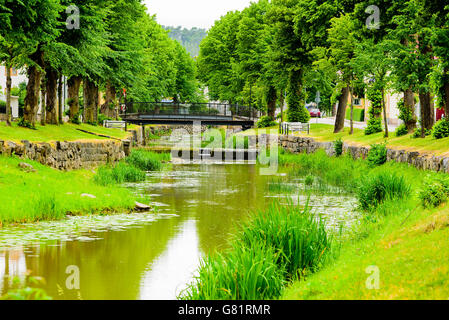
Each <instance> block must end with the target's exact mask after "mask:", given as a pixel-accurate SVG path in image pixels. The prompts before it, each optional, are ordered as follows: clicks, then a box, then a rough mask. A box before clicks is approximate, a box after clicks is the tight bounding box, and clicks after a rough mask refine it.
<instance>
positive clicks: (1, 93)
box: [0, 66, 68, 119]
mask: <svg viewBox="0 0 449 320" xmlns="http://www.w3.org/2000/svg"><path fill="white" fill-rule="evenodd" d="M63 81H64V87H63V93H62V95H63V97H62V101H63V108H62V109H63V112H64V111H65V110H66V108H67V107H66V103H65V101H66V99H67V96H68V90H67V79H66V77H63ZM22 82H25V83H28V77H27V75H26V69H22V70H17V69H15V68H12V69H11V88H18V87H19V84H20V83H22ZM0 100H2V101H6V67H5V66H0ZM40 105H41V104H40ZM11 109H12V110H11V111H12V117H13V119H16V118H18V117H19V97H14V96H12V97H11ZM41 111H42V110H41V107H40V106H39V111H38V115H40V114H41Z"/></svg>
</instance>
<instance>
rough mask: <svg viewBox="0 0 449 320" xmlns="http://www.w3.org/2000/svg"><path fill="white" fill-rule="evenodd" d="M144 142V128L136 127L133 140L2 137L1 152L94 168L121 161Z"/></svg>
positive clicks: (63, 166) (62, 165)
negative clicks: (11, 138)
mask: <svg viewBox="0 0 449 320" xmlns="http://www.w3.org/2000/svg"><path fill="white" fill-rule="evenodd" d="M141 143H142V133H141V131H140V130H137V131H135V130H133V131H132V132H131V137H130V139H129V140H123V141H122V140H112V139H111V140H96V141H95V140H93V141H89V142H84V141H70V142H67V141H56V142H52V143H44V142H30V141H27V140H23V141H22V142H21V143H15V142H11V141H2V140H0V154H4V155H7V156H10V155H12V154H14V155H16V156H18V157H20V158H24V159H29V160H33V161H37V162H39V163H41V164H43V165H47V166H50V167H52V168H55V169H59V170H74V169H90V168H95V167H98V166H100V165H104V164H106V163H113V162H116V161H120V160H122V159H123V158H125V156H127V155H129V153H130V151H131V148H132V147H133V146H138V145H140V144H141Z"/></svg>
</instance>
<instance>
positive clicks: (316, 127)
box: [301, 123, 449, 156]
mask: <svg viewBox="0 0 449 320" xmlns="http://www.w3.org/2000/svg"><path fill="white" fill-rule="evenodd" d="M333 129H334V127H333V126H332V125H327V124H313V123H312V124H311V125H310V135H307V133H306V134H301V135H302V136H307V137H312V138H315V139H316V140H317V141H335V140H336V139H338V138H341V139H342V140H343V141H344V142H346V143H349V144H352V145H358V146H370V145H372V144H374V143H383V142H386V143H387V146H388V147H389V148H394V149H398V150H408V151H418V152H420V153H433V154H436V155H446V156H447V155H449V138H444V139H439V140H437V139H434V138H432V136H427V137H426V138H425V139H422V138H418V139H412V137H411V134H408V135H405V136H402V137H396V136H395V134H394V132H390V137H389V138H387V139H385V138H384V133H383V132H380V133H376V134H373V135H369V136H366V135H365V132H364V130H360V129H354V134H353V135H350V134H349V130H350V129H349V128H345V129H344V131H343V132H340V133H337V134H334V133H333Z"/></svg>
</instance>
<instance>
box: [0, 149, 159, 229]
mask: <svg viewBox="0 0 449 320" xmlns="http://www.w3.org/2000/svg"><path fill="white" fill-rule="evenodd" d="M163 157H165V158H167V156H165V155H159V154H153V153H151V152H146V151H139V150H135V151H133V152H132V154H131V157H130V158H128V159H127V160H124V161H122V162H120V163H117V164H115V165H109V166H104V167H101V168H98V169H97V170H96V172H94V171H90V170H76V171H70V172H62V171H58V170H55V169H52V168H49V167H46V166H43V165H41V164H39V163H37V162H33V161H24V160H22V159H18V158H15V157H4V156H0V225H4V224H8V223H20V222H35V221H39V220H55V219H61V218H64V217H65V216H66V215H67V214H92V213H110V212H123V211H125V212H127V211H130V210H132V209H134V207H135V201H136V200H137V201H140V202H145V199H141V198H140V197H136V196H135V195H134V194H133V193H132V192H131V191H130V190H128V189H126V188H124V187H121V186H120V185H119V184H120V183H124V182H137V181H143V180H145V178H146V174H145V172H144V171H148V170H158V169H160V167H161V162H160V161H161V158H163ZM21 162H26V163H28V164H31V165H32V166H33V167H34V169H35V172H29V171H26V170H22V169H21V168H19V166H18V165H19V163H21ZM148 163H151V164H152V166H154V167H151V168H148V167H145V166H146V165H147V164H148Z"/></svg>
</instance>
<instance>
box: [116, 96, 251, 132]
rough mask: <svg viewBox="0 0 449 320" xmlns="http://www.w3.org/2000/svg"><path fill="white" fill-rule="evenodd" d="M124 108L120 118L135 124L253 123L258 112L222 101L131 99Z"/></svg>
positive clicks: (247, 124) (233, 124)
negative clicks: (134, 100)
mask: <svg viewBox="0 0 449 320" xmlns="http://www.w3.org/2000/svg"><path fill="white" fill-rule="evenodd" d="M124 111H125V113H124V114H122V115H121V117H122V119H123V120H124V121H126V122H128V123H132V124H138V125H145V124H168V125H182V124H192V123H193V122H195V121H201V123H202V124H205V125H230V126H243V127H252V126H254V123H255V120H256V119H257V118H258V116H259V112H258V111H257V110H255V109H254V108H252V107H246V106H240V105H229V104H221V103H183V104H180V103H159V102H131V103H127V104H126V108H125V110H124Z"/></svg>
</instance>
